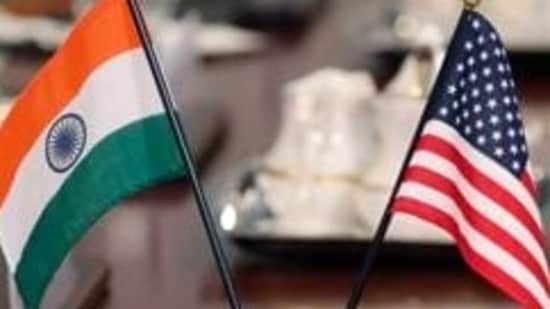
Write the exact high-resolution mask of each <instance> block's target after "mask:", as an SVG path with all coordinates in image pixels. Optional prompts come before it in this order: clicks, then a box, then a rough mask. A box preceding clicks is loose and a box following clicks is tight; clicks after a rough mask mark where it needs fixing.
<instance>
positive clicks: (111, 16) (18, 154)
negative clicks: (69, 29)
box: [0, 0, 140, 207]
mask: <svg viewBox="0 0 550 309" xmlns="http://www.w3.org/2000/svg"><path fill="white" fill-rule="evenodd" d="M139 45H140V43H139V38H138V36H137V33H136V32H135V27H134V26H133V25H132V19H131V16H130V12H129V10H128V8H127V6H126V3H125V1H119V0H115V1H109V0H103V1H100V3H99V4H98V6H97V7H96V8H95V9H94V10H93V11H91V12H90V13H89V14H88V15H86V16H85V17H84V18H83V19H82V20H81V22H80V23H79V26H78V27H77V28H75V30H74V31H73V33H72V34H71V36H70V37H69V38H68V40H67V42H66V43H65V44H64V45H63V47H62V48H61V49H60V50H59V51H58V52H57V54H56V55H55V56H54V57H53V58H52V59H51V60H50V61H49V62H48V64H47V65H46V66H45V67H44V68H43V69H42V70H41V72H40V73H39V74H38V76H37V77H36V78H35V79H34V80H33V81H32V82H31V84H30V85H29V86H28V87H27V89H26V90H25V91H24V92H23V93H22V94H21V95H20V96H19V98H18V100H17V102H18V104H16V105H15V106H14V108H13V110H12V111H11V113H10V115H9V116H8V118H7V119H6V120H5V122H4V124H3V128H4V129H3V130H0V146H4V145H9V147H10V148H9V151H5V150H4V148H2V150H1V151H0V207H2V206H3V205H6V203H3V201H4V199H5V197H6V195H7V193H8V190H9V189H10V188H11V186H12V182H13V179H14V178H15V174H16V171H17V169H18V168H19V166H20V164H21V161H22V160H23V158H24V157H25V156H26V154H27V153H28V152H29V151H30V149H31V148H32V147H33V145H34V144H35V141H36V139H37V138H38V137H39V136H40V134H41V133H42V132H43V131H44V130H45V129H46V127H47V126H48V124H50V123H51V121H52V120H53V119H54V118H55V117H56V116H57V115H58V114H59V113H60V112H61V111H62V110H63V109H64V108H65V106H66V105H67V104H69V103H70V101H71V99H72V98H73V97H74V96H75V95H76V94H77V93H78V91H79V89H80V87H81V85H82V84H83V83H84V81H85V80H86V79H87V78H88V76H89V75H90V73H91V72H92V71H94V70H95V69H96V68H97V67H98V66H99V65H100V64H102V63H103V62H105V61H106V60H108V59H110V58H111V57H112V56H113V55H116V54H118V53H120V52H123V51H126V50H128V49H132V48H136V47H138V46H139ZM60 73H61V74H60Z"/></svg>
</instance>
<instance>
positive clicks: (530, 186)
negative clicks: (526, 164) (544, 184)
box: [520, 170, 538, 200]
mask: <svg viewBox="0 0 550 309" xmlns="http://www.w3.org/2000/svg"><path fill="white" fill-rule="evenodd" d="M520 181H521V183H522V184H523V185H524V186H525V188H526V189H527V191H529V193H531V196H532V197H533V199H535V200H537V199H538V193H537V186H536V185H535V181H534V179H533V178H532V177H531V174H530V173H529V172H528V171H527V170H526V171H525V172H523V174H521V177H520Z"/></svg>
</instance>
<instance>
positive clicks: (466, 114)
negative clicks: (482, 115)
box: [462, 110, 470, 120]
mask: <svg viewBox="0 0 550 309" xmlns="http://www.w3.org/2000/svg"><path fill="white" fill-rule="evenodd" d="M462 117H463V118H464V119H466V120H467V119H468V118H470V112H469V111H468V110H465V111H463V112H462Z"/></svg>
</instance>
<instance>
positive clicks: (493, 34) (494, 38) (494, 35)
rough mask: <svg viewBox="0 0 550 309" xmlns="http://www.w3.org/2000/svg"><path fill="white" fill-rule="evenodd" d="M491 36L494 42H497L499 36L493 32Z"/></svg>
mask: <svg viewBox="0 0 550 309" xmlns="http://www.w3.org/2000/svg"><path fill="white" fill-rule="evenodd" d="M489 36H490V37H491V40H493V41H496V40H497V34H496V33H494V32H491V34H489Z"/></svg>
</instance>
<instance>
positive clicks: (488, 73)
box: [483, 67, 493, 77]
mask: <svg viewBox="0 0 550 309" xmlns="http://www.w3.org/2000/svg"><path fill="white" fill-rule="evenodd" d="M491 73H493V71H492V70H491V68H490V67H485V68H483V76H485V77H489V76H491Z"/></svg>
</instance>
